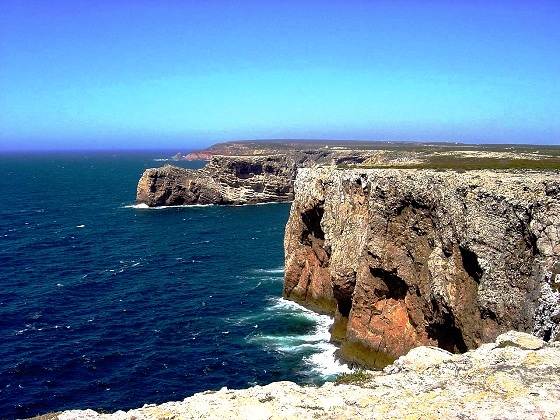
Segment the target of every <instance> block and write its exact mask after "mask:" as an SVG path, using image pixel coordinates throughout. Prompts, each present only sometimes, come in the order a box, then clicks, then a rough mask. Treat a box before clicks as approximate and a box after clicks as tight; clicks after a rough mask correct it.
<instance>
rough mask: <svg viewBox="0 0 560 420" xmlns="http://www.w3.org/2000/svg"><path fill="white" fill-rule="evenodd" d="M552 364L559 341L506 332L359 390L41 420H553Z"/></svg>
mask: <svg viewBox="0 0 560 420" xmlns="http://www.w3.org/2000/svg"><path fill="white" fill-rule="evenodd" d="M559 358H560V345H559V343H552V344H546V343H545V342H543V341H542V340H540V339H538V338H535V337H532V336H530V335H527V334H523V333H517V332H509V333H507V334H504V335H502V336H500V337H498V339H497V340H496V342H495V343H492V344H486V345H484V346H482V347H481V348H479V349H477V350H474V351H470V352H468V353H465V354H461V355H453V354H451V353H449V352H446V351H444V350H440V349H437V348H434V347H418V348H416V349H414V350H412V351H411V352H410V353H409V354H407V355H406V356H403V357H401V358H399V359H398V360H397V361H396V362H395V363H394V364H393V365H391V366H388V367H387V368H386V369H385V370H384V371H383V372H370V373H369V374H367V375H364V377H363V378H362V380H360V381H358V382H357V383H358V384H359V386H357V385H335V384H333V383H332V382H331V383H326V384H325V385H323V386H321V387H300V386H298V385H296V384H294V383H292V382H276V383H272V384H269V385H266V386H255V387H252V388H248V389H244V390H229V389H227V388H222V389H221V390H219V391H217V392H216V391H206V392H203V393H200V394H196V395H194V396H192V397H189V398H186V399H184V400H183V401H176V402H168V403H165V404H161V405H146V406H144V407H142V408H138V409H134V410H130V411H128V412H124V411H117V412H116V413H113V414H99V413H97V412H95V411H93V410H81V411H80V410H74V411H66V412H63V413H58V414H53V415H51V416H49V417H47V416H44V417H43V418H50V419H59V420H76V419H84V420H86V419H114V420H124V419H127V420H128V419H138V420H140V419H163V418H166V419H169V418H180V419H200V418H207V419H250V420H260V419H296V418H297V419H333V418H336V419H403V418H414V419H418V418H430V419H431V418H445V419H488V418H507V419H523V420H524V419H528V418H530V419H555V418H559V417H560V405H559V404H558V401H560V366H559V365H558V360H559Z"/></svg>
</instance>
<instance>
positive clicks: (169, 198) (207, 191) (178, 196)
mask: <svg viewBox="0 0 560 420" xmlns="http://www.w3.org/2000/svg"><path fill="white" fill-rule="evenodd" d="M294 176H295V162H294V160H293V158H292V157H290V156H285V155H284V156H282V155H276V156H238V157H230V156H215V157H213V158H212V160H211V161H210V163H208V164H207V165H206V166H205V167H204V168H202V169H199V170H192V169H185V168H181V167H178V166H172V165H165V166H164V167H163V168H152V169H147V170H146V171H145V172H144V174H143V175H142V177H141V178H140V181H138V187H137V192H136V202H137V203H139V204H140V203H142V204H147V205H148V206H150V207H154V206H176V205H186V204H250V203H261V202H280V201H289V200H292V199H293V187H292V182H293V178H294Z"/></svg>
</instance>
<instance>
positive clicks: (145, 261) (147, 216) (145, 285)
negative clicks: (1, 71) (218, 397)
mask: <svg viewBox="0 0 560 420" xmlns="http://www.w3.org/2000/svg"><path fill="white" fill-rule="evenodd" d="M169 154H170V153H167V154H166V153H162V152H138V153H132V152H107V153H101V152H95V153H93V152H83V153H70V154H64V153H55V154H45V153H43V154H27V155H23V154H5V155H0V191H1V199H2V201H1V204H0V285H1V287H0V334H1V336H2V343H1V347H0V418H14V417H20V418H21V417H29V416H33V415H36V414H42V413H46V412H51V411H58V410H66V409H78V408H80V409H85V408H92V409H95V410H99V409H103V410H106V411H114V410H119V409H130V408H134V407H140V406H142V405H144V404H147V403H162V402H165V401H170V400H181V399H183V398H185V397H188V396H190V395H193V394H194V393H196V392H200V391H204V390H207V389H210V390H211V389H214V390H216V389H219V388H221V387H223V386H227V387H229V388H242V387H248V386H251V385H254V384H265V383H269V382H272V381H278V380H292V381H295V382H298V383H300V384H310V383H322V382H324V381H325V380H328V379H329V378H331V377H332V376H333V375H334V374H336V373H338V372H340V371H344V370H345V367H344V366H340V365H338V364H337V363H336V362H335V361H334V356H333V353H334V350H335V348H334V347H333V346H332V345H331V344H329V343H328V338H329V334H328V327H329V325H330V322H331V321H330V319H329V318H328V317H326V316H320V315H317V314H314V313H312V312H310V311H307V310H305V309H303V308H301V307H300V306H298V305H296V304H294V303H291V302H287V301H284V300H282V299H281V293H282V278H283V258H284V256H283V248H282V246H283V245H282V241H283V235H284V225H285V222H286V220H287V217H288V213H289V206H290V205H289V204H266V205H255V206H236V207H219V206H191V207H178V208H177V207H175V208H162V209H146V208H142V206H135V205H134V198H135V194H136V183H137V181H138V179H139V177H140V175H141V174H142V172H143V170H144V169H145V168H146V167H154V166H160V165H161V163H160V162H154V159H155V158H161V157H165V156H166V155H169ZM182 165H183V166H185V165H195V166H198V167H200V166H201V163H199V162H194V163H182Z"/></svg>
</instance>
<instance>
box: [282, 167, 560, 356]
mask: <svg viewBox="0 0 560 420" xmlns="http://www.w3.org/2000/svg"><path fill="white" fill-rule="evenodd" d="M284 245H285V253H286V266H285V282H284V296H285V297H286V298H288V299H292V300H295V301H297V302H300V303H302V304H303V305H305V306H307V307H310V308H313V309H316V310H320V311H323V312H327V313H332V314H334V315H335V324H334V326H333V330H332V338H333V340H334V341H338V342H340V345H341V347H340V351H341V355H342V356H343V357H344V358H345V359H347V360H352V361H356V362H359V363H362V364H365V365H368V366H384V365H387V364H388V363H391V362H392V361H393V360H395V359H396V358H398V357H399V356H402V355H403V354H406V353H407V352H408V351H409V350H410V349H412V348H414V347H416V346H421V345H428V346H439V347H440V348H443V349H446V350H449V351H451V352H464V351H466V350H469V349H473V348H476V347H478V346H479V345H480V344H481V343H486V342H490V341H492V340H494V339H495V338H496V337H497V336H498V334H500V333H502V332H504V331H507V330H510V329H515V330H519V331H526V332H532V333H533V334H535V335H537V336H539V337H542V338H544V339H545V340H554V339H556V338H557V337H558V335H559V333H560V291H559V289H560V177H559V176H558V174H557V173H554V172H548V173H544V172H503V171H502V172H500V171H488V170H482V171H468V172H464V173H457V172H455V171H445V172H442V171H433V170H412V169H352V170H339V169H335V168H315V169H313V170H309V169H301V170H300V171H298V175H297V179H296V182H295V199H294V202H293V205H292V208H291V212H290V217H289V220H288V224H287V226H286V236H285V242H284Z"/></svg>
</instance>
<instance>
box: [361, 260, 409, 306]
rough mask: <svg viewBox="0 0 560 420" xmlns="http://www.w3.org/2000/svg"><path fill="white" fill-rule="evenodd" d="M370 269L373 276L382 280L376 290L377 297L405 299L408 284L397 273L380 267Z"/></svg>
mask: <svg viewBox="0 0 560 420" xmlns="http://www.w3.org/2000/svg"><path fill="white" fill-rule="evenodd" d="M369 271H370V273H371V275H372V276H373V277H375V278H377V279H379V280H381V283H378V287H376V288H375V292H374V293H375V294H376V295H377V297H379V298H385V299H395V300H403V299H404V298H405V297H406V293H407V292H408V285H407V284H406V282H405V281H404V280H403V279H402V278H400V277H399V276H398V275H397V274H395V273H392V272H390V271H387V270H384V269H383V268H379V267H376V268H372V267H370V269H369ZM379 286H380V287H379Z"/></svg>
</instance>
